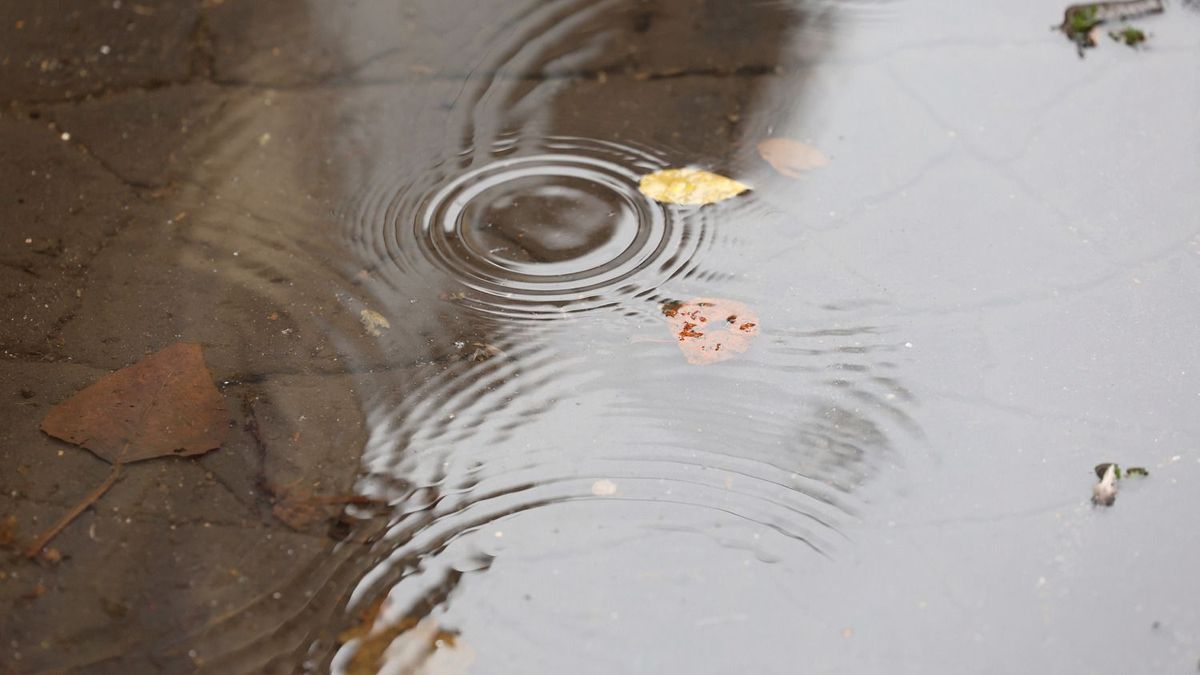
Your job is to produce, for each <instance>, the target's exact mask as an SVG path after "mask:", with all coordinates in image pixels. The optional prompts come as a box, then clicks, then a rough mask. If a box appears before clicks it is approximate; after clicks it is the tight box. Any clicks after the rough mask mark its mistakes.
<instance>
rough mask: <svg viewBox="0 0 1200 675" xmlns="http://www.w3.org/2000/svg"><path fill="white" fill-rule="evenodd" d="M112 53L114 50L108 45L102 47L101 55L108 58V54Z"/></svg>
mask: <svg viewBox="0 0 1200 675" xmlns="http://www.w3.org/2000/svg"><path fill="white" fill-rule="evenodd" d="M111 51H112V49H110V48H109V46H108V45H100V53H101V54H103V55H105V56H108V53H109V52H111Z"/></svg>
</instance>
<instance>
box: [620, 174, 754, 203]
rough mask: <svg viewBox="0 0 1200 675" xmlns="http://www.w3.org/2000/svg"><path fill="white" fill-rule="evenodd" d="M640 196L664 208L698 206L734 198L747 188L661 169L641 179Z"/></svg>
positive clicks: (716, 177)
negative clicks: (659, 203)
mask: <svg viewBox="0 0 1200 675" xmlns="http://www.w3.org/2000/svg"><path fill="white" fill-rule="evenodd" d="M638 189H639V190H641V191H642V194H644V195H646V196H647V197H650V198H651V199H654V200H656V201H660V202H662V203H664V204H684V205H692V206H696V205H702V204H712V203H714V202H720V201H724V200H726V199H729V198H730V197H736V196H737V195H740V194H741V193H743V192H745V191H746V190H749V189H750V186H749V185H746V184H745V183H739V182H738V181H736V180H733V179H732V178H726V177H725V176H719V175H717V174H715V173H710V172H708V171H703V170H701V169H694V168H684V169H664V170H662V171H655V172H654V173H651V174H646V175H645V176H642V180H641V181H640V182H639V183H638Z"/></svg>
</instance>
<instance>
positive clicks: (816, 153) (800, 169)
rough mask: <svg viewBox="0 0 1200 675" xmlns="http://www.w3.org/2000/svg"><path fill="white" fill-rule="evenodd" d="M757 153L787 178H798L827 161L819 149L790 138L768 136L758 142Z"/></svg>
mask: <svg viewBox="0 0 1200 675" xmlns="http://www.w3.org/2000/svg"><path fill="white" fill-rule="evenodd" d="M758 155H759V157H762V158H763V160H764V161H765V162H766V163H767V164H770V165H771V168H772V169H775V170H776V171H778V172H779V173H781V174H783V175H785V176H787V177H788V178H800V177H801V176H803V175H804V173H805V172H806V171H811V170H812V169H817V168H820V167H822V166H825V165H826V164H828V163H829V158H828V157H826V156H825V153H823V152H821V151H820V150H818V149H816V148H814V147H812V146H811V145H807V144H805V143H801V142H800V141H794V140H792V139H790V138H768V139H765V140H763V141H760V142H759V144H758Z"/></svg>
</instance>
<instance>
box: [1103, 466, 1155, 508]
mask: <svg viewBox="0 0 1200 675" xmlns="http://www.w3.org/2000/svg"><path fill="white" fill-rule="evenodd" d="M1094 471H1095V472H1096V477H1097V478H1099V479H1100V482H1099V483H1096V484H1095V485H1094V486H1092V503H1093V504H1096V505H1098V506H1112V505H1113V502H1115V501H1116V500H1117V481H1118V480H1120V479H1121V478H1131V477H1133V476H1138V477H1148V476H1149V475H1150V472H1149V471H1147V470H1146V468H1145V467H1142V466H1131V467H1129V468H1128V469H1125V471H1124V472H1123V473H1124V475H1122V471H1121V467H1120V466H1118V465H1116V464H1114V463H1112V462H1104V463H1102V464H1097V465H1096V467H1095V469H1094Z"/></svg>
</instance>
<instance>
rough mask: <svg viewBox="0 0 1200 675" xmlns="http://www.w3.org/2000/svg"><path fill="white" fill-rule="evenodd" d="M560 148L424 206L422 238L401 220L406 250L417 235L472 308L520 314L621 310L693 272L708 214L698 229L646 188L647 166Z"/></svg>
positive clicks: (499, 169)
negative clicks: (622, 301)
mask: <svg viewBox="0 0 1200 675" xmlns="http://www.w3.org/2000/svg"><path fill="white" fill-rule="evenodd" d="M551 149H559V150H570V152H545V153H540V154H532V155H525V156H509V157H503V158H499V159H495V160H494V161H492V162H490V163H488V164H485V165H483V166H480V167H476V168H474V169H470V170H468V171H466V172H465V173H462V174H460V175H458V176H455V177H453V178H452V179H450V180H449V181H448V182H446V183H444V184H442V185H441V186H440V187H438V188H436V189H434V190H432V191H431V192H429V193H427V194H426V196H425V197H424V198H423V199H422V200H421V202H420V203H419V204H418V205H417V209H416V211H417V212H416V214H415V218H413V219H412V220H411V221H409V222H411V223H412V229H411V230H409V231H408V232H406V231H405V230H407V229H408V228H406V227H404V226H403V225H401V222H403V221H401V222H394V223H391V224H390V225H392V227H391V228H390V229H391V230H392V232H393V236H394V237H396V241H395V245H396V246H397V247H398V248H399V249H401V250H406V249H408V246H411V242H405V241H404V239H407V237H408V236H410V235H411V236H414V237H415V240H416V247H417V248H418V249H419V250H420V252H421V254H422V255H421V257H423V258H425V259H426V260H427V261H429V262H432V263H433V264H435V265H437V266H438V267H440V268H441V269H442V270H444V271H445V272H446V273H448V274H449V275H451V277H452V278H453V279H454V280H455V281H457V282H459V283H461V284H463V285H464V286H466V287H467V288H468V289H470V291H471V292H470V293H468V295H469V297H468V299H467V304H470V305H474V306H476V307H478V308H480V309H483V310H484V311H487V312H489V313H501V314H509V315H512V314H521V315H545V314H547V313H550V312H576V311H582V310H585V309H590V308H594V307H597V306H603V305H611V304H613V303H615V302H616V301H617V300H618V298H620V297H624V296H629V295H636V294H639V293H643V292H651V291H653V290H654V289H655V288H657V287H658V285H660V284H661V283H662V282H664V281H666V280H667V279H669V278H671V277H673V276H675V275H677V274H679V273H681V272H685V271H686V270H687V269H688V268H689V267H690V266H691V265H692V263H693V259H694V258H695V254H696V252H697V249H698V248H699V245H700V243H701V242H702V241H703V240H704V236H703V234H704V230H705V229H706V228H705V227H704V224H703V217H700V218H697V219H696V221H698V222H695V223H690V222H687V221H688V219H687V218H686V217H685V216H684V215H683V214H681V213H679V212H677V211H674V210H668V209H667V208H665V207H663V206H662V205H660V204H658V203H657V202H655V201H653V200H651V199H650V198H648V197H646V196H645V195H643V194H641V192H639V191H638V187H637V186H638V179H639V178H640V175H641V173H642V172H644V170H645V167H644V166H639V165H645V164H646V163H647V162H646V160H645V158H643V157H638V158H636V159H635V158H633V157H629V156H628V155H627V154H626V152H627V151H626V152H617V151H615V150H616V148H609V147H608V146H607V144H598V143H597V144H588V145H587V146H581V145H580V144H578V143H577V142H576V143H570V144H567V143H562V144H559V145H558V147H557V148H551ZM606 155H611V158H610V157H609V156H606ZM630 160H634V161H630ZM637 160H641V161H637ZM392 213H393V215H395V216H397V217H400V218H403V215H402V213H397V212H395V211H393V212H392ZM406 244H407V245H406Z"/></svg>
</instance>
